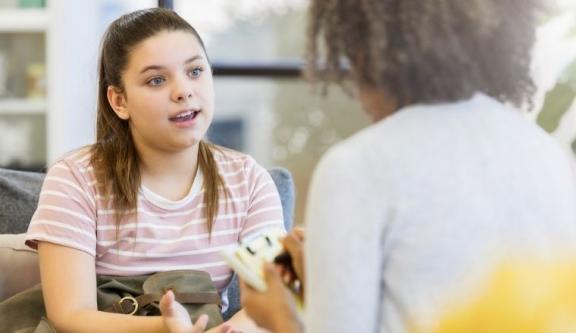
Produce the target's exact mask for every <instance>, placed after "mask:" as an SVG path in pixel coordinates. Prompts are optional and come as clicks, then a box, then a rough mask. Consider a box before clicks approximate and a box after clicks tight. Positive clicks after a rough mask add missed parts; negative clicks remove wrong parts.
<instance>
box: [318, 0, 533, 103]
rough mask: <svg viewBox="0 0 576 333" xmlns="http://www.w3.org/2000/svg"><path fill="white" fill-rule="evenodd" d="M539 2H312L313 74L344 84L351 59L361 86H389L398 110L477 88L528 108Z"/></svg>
mask: <svg viewBox="0 0 576 333" xmlns="http://www.w3.org/2000/svg"><path fill="white" fill-rule="evenodd" d="M540 7H541V6H540V4H539V3H538V1H537V0H312V1H311V8H310V16H309V24H308V46H307V58H308V59H307V60H308V74H309V76H310V78H311V79H312V80H313V81H315V80H321V81H324V82H325V83H326V84H328V83H330V82H336V83H340V84H342V83H344V82H346V80H345V78H346V76H347V74H346V71H344V70H343V69H342V68H343V67H345V66H343V60H344V61H347V62H349V64H350V65H351V68H352V70H353V73H354V79H355V82H356V83H357V84H359V85H369V86H371V87H375V88H378V89H383V91H386V92H388V93H389V94H390V95H391V96H393V97H394V98H395V99H396V102H397V105H398V107H402V106H405V105H407V104H414V103H439V102H450V101H457V100H462V99H466V98H469V97H471V96H472V95H473V93H474V92H476V91H481V92H483V93H485V94H487V95H490V96H492V97H494V98H496V99H498V100H500V101H503V102H510V103H512V104H515V105H517V106H521V105H525V103H526V104H527V105H530V104H531V96H532V95H533V93H534V91H535V86H534V83H533V81H532V78H531V76H530V63H531V49H532V46H533V43H534V40H535V21H536V18H537V14H538V12H539V10H540V9H541V8H540ZM320 66H322V68H323V69H322V70H320ZM324 66H325V68H324ZM321 71H322V74H320V72H321Z"/></svg>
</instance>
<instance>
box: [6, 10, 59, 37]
mask: <svg viewBox="0 0 576 333" xmlns="http://www.w3.org/2000/svg"><path fill="white" fill-rule="evenodd" d="M47 28H48V12H47V10H46V9H42V8H21V9H0V33H15V32H41V31H45V30H47Z"/></svg>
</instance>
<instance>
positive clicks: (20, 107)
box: [0, 98, 46, 115]
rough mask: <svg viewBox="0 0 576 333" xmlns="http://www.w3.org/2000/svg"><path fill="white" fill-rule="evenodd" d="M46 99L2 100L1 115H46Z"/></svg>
mask: <svg viewBox="0 0 576 333" xmlns="http://www.w3.org/2000/svg"><path fill="white" fill-rule="evenodd" d="M45 113H46V100H45V99H26V98H7V99H0V115H30V114H45Z"/></svg>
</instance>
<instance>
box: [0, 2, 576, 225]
mask: <svg viewBox="0 0 576 333" xmlns="http://www.w3.org/2000/svg"><path fill="white" fill-rule="evenodd" d="M158 5H168V6H172V7H173V8H174V9H175V10H176V11H177V12H178V13H179V14H180V15H182V16H183V17H184V18H185V19H187V20H188V21H189V22H190V23H191V24H192V25H193V26H194V27H195V28H196V29H197V30H198V31H199V33H200V35H201V36H202V38H203V39H204V42H205V44H206V47H207V51H208V54H209V56H210V59H211V61H212V63H213V65H214V69H215V74H216V78H215V85H216V87H215V89H216V116H215V120H214V123H213V125H212V128H211V130H210V133H209V137H210V139H211V140H212V141H214V142H216V143H219V144H222V145H226V146H229V147H232V148H234V149H237V150H240V151H244V152H246V153H249V154H251V155H252V156H254V157H255V158H256V159H257V160H258V161H259V162H260V163H261V164H262V165H264V166H265V167H271V166H283V167H285V168H287V169H289V170H290V171H291V172H292V175H293V177H294V180H295V183H296V188H297V203H296V212H295V222H296V223H297V224H298V223H301V222H302V218H303V216H302V215H303V211H304V209H305V203H306V193H307V191H308V183H309V181H310V177H311V176H312V170H313V169H314V167H315V165H316V163H317V161H318V159H319V158H320V156H321V155H322V154H323V153H324V152H325V151H326V149H327V148H328V147H329V146H330V145H332V144H334V143H336V142H338V141H340V140H341V139H343V138H345V137H347V136H349V135H351V134H352V133H354V132H356V131H357V130H359V129H360V128H362V127H364V126H366V125H367V124H368V123H369V122H368V118H367V117H366V116H365V115H364V114H363V113H362V112H361V109H360V106H359V104H358V103H357V102H356V101H355V100H354V99H353V98H352V97H351V96H349V95H347V94H346V93H344V92H343V91H342V90H341V89H340V88H338V87H331V89H330V90H329V95H328V96H327V97H322V96H321V95H320V94H319V91H320V89H318V90H317V91H314V90H313V89H312V87H311V86H310V85H309V84H308V83H307V82H306V81H305V80H304V79H303V78H302V76H301V75H300V71H301V68H302V65H303V62H302V57H303V55H304V51H305V44H306V42H305V30H306V9H307V5H308V1H307V0H210V1H206V0H179V1H178V0H175V1H149V0H83V1H77V0H0V167H2V168H12V169H21V170H35V171H42V170H44V169H45V168H46V166H47V165H49V164H50V163H52V162H54V161H55V159H56V158H57V157H58V156H61V155H62V154H64V153H66V152H68V151H70V150H73V149H75V148H77V147H80V146H83V145H87V144H90V143H92V142H93V140H94V132H95V105H96V104H95V92H96V77H97V76H96V63H97V58H98V48H99V43H100V38H101V36H102V33H103V31H104V29H105V28H106V26H107V25H108V24H109V23H110V22H111V21H112V20H114V19H115V18H117V17H118V16H119V15H122V14H124V13H126V12H129V11H132V10H136V9H141V8H148V7H156V6H158ZM553 5H554V7H553V10H552V12H551V13H549V14H548V15H546V17H543V18H542V21H541V23H540V28H539V32H538V43H537V45H536V47H535V49H534V77H535V79H536V81H537V83H538V86H539V91H538V94H537V96H536V98H535V103H534V106H533V107H532V109H531V110H526V111H528V112H527V113H526V114H527V117H530V118H531V119H533V120H534V121H536V122H538V123H539V124H540V125H541V126H542V127H543V128H544V129H546V130H547V131H549V132H550V133H552V134H553V135H554V136H555V137H556V138H557V139H558V141H559V142H560V143H561V144H562V146H563V147H564V148H565V149H566V150H568V151H570V152H571V153H572V154H574V152H575V151H576V98H575V97H576V0H558V1H556V2H555V3H554V4H553ZM335 181H337V180H335Z"/></svg>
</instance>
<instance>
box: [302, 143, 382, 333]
mask: <svg viewBox="0 0 576 333" xmlns="http://www.w3.org/2000/svg"><path fill="white" fill-rule="evenodd" d="M351 148H352V147H350V146H342V145H339V146H336V147H335V148H333V149H331V150H330V151H328V153H327V154H326V155H325V156H324V157H323V158H322V160H321V161H320V163H319V164H318V166H317V168H316V170H315V173H314V177H313V180H312V185H311V189H310V194H309V201H308V205H307V207H308V211H307V215H306V223H307V224H306V225H307V239H306V245H305V251H306V256H307V259H306V263H305V264H306V306H305V308H306V310H305V327H306V331H307V332H333V333H335V332H343V333H344V332H376V331H377V327H378V323H379V313H380V300H381V292H382V290H380V289H381V276H382V274H381V272H382V266H383V258H384V254H383V253H382V252H383V251H382V244H381V243H382V233H383V231H382V230H381V229H382V225H383V224H382V223H378V221H380V219H381V218H383V216H384V215H383V214H384V207H383V205H378V204H377V203H379V202H381V198H380V197H376V194H377V193H378V192H379V193H382V191H381V190H377V189H373V188H372V189H371V187H374V186H370V182H369V181H368V180H370V176H369V175H368V174H366V172H368V171H369V166H366V165H365V163H364V165H360V163H357V162H356V161H360V160H361V159H360V158H358V156H356V154H358V153H357V151H356V150H354V149H351ZM377 191H378V192H377Z"/></svg>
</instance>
